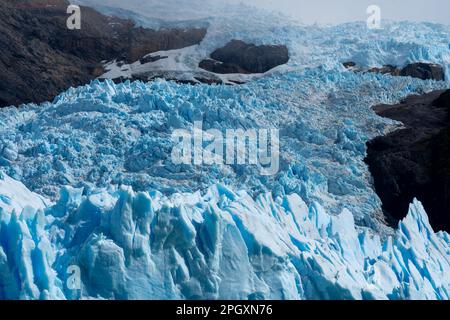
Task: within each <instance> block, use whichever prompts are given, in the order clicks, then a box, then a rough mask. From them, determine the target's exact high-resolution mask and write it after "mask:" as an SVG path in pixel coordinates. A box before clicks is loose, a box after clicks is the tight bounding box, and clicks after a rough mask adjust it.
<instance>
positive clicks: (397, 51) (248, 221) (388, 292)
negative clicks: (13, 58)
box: [0, 23, 450, 299]
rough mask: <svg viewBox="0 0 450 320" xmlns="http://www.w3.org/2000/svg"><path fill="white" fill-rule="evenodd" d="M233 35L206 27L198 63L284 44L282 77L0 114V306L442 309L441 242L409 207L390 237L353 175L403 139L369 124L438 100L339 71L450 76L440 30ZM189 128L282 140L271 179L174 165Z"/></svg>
mask: <svg viewBox="0 0 450 320" xmlns="http://www.w3.org/2000/svg"><path fill="white" fill-rule="evenodd" d="M243 25H244V24H243V23H242V24H238V26H243ZM234 27H235V26H234ZM230 28H232V29H227V28H226V27H224V26H221V27H220V28H219V27H217V28H215V27H214V26H212V27H211V29H210V31H209V32H208V36H207V38H206V39H205V41H204V43H202V44H201V45H200V46H199V48H198V51H197V52H196V53H195V54H197V55H199V56H200V54H201V53H202V52H209V49H210V46H211V47H213V46H219V45H220V44H222V43H226V41H228V40H230V39H231V38H236V37H240V36H241V37H242V38H244V40H248V41H253V42H255V43H258V42H260V43H262V42H269V43H287V44H288V46H289V49H290V52H291V53H292V59H291V61H290V63H289V64H288V65H287V66H284V67H281V68H279V69H277V70H275V71H274V72H272V73H271V74H269V75H267V76H266V77H263V78H261V79H259V80H257V81H252V82H250V83H247V84H245V85H241V86H207V85H198V86H191V85H183V84H177V83H174V82H168V81H164V80H157V81H153V82H149V83H142V82H133V83H130V82H125V83H123V84H118V85H116V84H113V83H112V82H110V81H104V82H100V81H94V82H92V83H91V84H89V85H86V86H83V87H80V88H71V89H69V90H67V91H66V92H64V93H62V94H61V95H60V96H58V97H57V98H56V99H55V100H54V101H53V102H48V103H44V104H41V105H33V104H30V105H26V106H22V107H21V108H6V109H3V110H2V112H1V113H0V169H1V172H2V173H1V175H0V178H1V179H0V299H15V298H23V299H78V298H99V299H102V298H103V299H104V298H106V299H109V298H120V299H122V298H128V299H138V298H140V299H146V298H149V299H157V298H159V299H176V298H188V299H195V298H208V299H218V298H221V299H241V298H242V299H270V298H273V299H335V298H341V299H448V298H449V295H450V273H449V271H450V270H449V269H450V238H449V235H448V234H447V233H445V232H437V233H435V231H433V230H432V228H431V227H430V225H429V222H428V219H427V215H426V213H425V211H424V209H423V207H422V206H421V204H420V203H419V202H418V201H415V202H414V203H413V204H411V208H410V212H409V215H408V217H407V218H406V219H405V220H404V221H402V222H401V223H400V224H399V226H398V228H397V229H396V230H393V229H391V228H389V227H387V226H386V225H385V223H384V220H383V214H382V212H381V203H380V200H379V199H378V197H377V195H376V194H375V192H374V191H373V188H372V185H371V180H370V174H369V172H368V170H367V167H366V165H365V164H364V162H363V159H364V156H365V152H366V149H365V143H366V142H367V141H368V140H369V139H372V138H373V137H375V136H377V135H380V134H384V133H386V132H388V131H390V130H392V129H393V128H396V127H397V126H398V125H399V124H398V123H396V122H394V121H391V120H388V119H382V118H380V117H378V116H376V115H375V114H374V113H373V112H372V111H371V110H370V106H372V105H375V104H378V103H394V102H397V101H399V100H401V99H402V98H403V97H405V96H407V95H409V94H413V93H423V92H427V91H430V90H434V89H443V88H448V85H449V82H448V81H446V82H434V81H421V80H417V79H411V78H401V77H391V76H383V75H377V74H363V73H359V74H356V73H353V72H349V71H347V70H345V69H344V68H343V67H342V65H341V63H342V62H343V61H347V60H354V61H356V62H358V63H359V64H361V65H365V66H376V65H382V64H386V63H392V64H401V63H404V62H408V61H416V60H424V61H430V62H436V63H440V64H441V65H443V66H444V67H445V68H446V69H447V74H449V73H448V70H449V66H450V51H449V50H448V42H449V39H448V35H449V34H450V32H449V27H446V26H439V25H432V24H418V23H404V24H403V23H402V24H395V23H392V24H389V25H388V26H386V29H384V30H379V31H376V34H375V35H374V34H373V33H370V32H368V31H367V30H365V29H364V28H361V24H358V23H355V24H348V25H342V26H335V27H317V26H316V27H307V26H296V27H290V28H287V27H284V26H283V25H280V26H277V27H275V26H274V27H273V28H271V29H270V28H269V29H270V32H268V31H267V30H265V32H264V33H262V32H261V33H258V32H257V30H258V29H259V25H258V24H256V23H255V24H249V27H248V28H254V29H252V30H246V29H243V30H241V31H239V32H238V31H236V30H235V29H233V26H230ZM349 35H350V36H349ZM195 54H194V55H195ZM189 59H191V60H192V62H195V61H196V57H195V56H193V57H190V58H189ZM196 120H200V121H202V122H203V126H204V128H205V129H209V128H216V129H219V130H225V129H227V128H229V129H238V128H242V129H248V128H278V129H279V130H280V152H281V154H280V156H281V166H280V171H279V173H278V174H277V175H275V176H272V177H265V176H261V175H260V174H259V170H258V168H254V167H252V166H237V165H231V166H228V165H220V166H219V165H215V166H206V165H202V166H186V165H175V164H173V163H172V162H171V158H170V151H171V149H172V147H173V141H172V140H171V133H172V132H173V130H175V129H180V128H181V129H188V130H189V129H190V128H192V124H193V122H194V121H196ZM436 231H437V230H436ZM71 266H77V267H78V268H80V276H81V290H72V289H71V288H69V287H70V286H68V285H67V281H68V280H69V278H70V274H69V273H68V270H70V267H71Z"/></svg>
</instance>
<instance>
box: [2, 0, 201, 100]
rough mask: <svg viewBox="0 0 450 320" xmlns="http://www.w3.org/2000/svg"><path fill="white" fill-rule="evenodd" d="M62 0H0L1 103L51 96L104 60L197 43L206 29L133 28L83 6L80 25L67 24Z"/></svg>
mask: <svg viewBox="0 0 450 320" xmlns="http://www.w3.org/2000/svg"><path fill="white" fill-rule="evenodd" d="M68 5H69V2H68V1H66V0H39V1H36V0H33V1H31V0H22V1H13V0H0V7H1V10H0V47H1V48H2V50H1V52H0V74H1V81H0V107H4V106H8V105H19V104H22V103H28V102H36V103H39V102H43V101H47V100H51V99H53V98H54V97H55V96H56V95H58V94H59V93H60V92H62V91H64V90H66V89H68V88H69V87H71V86H78V85H82V84H86V83H89V82H90V81H91V80H92V79H95V78H96V77H98V76H100V75H101V74H103V73H104V70H103V66H102V64H101V62H102V61H103V60H108V61H109V60H114V59H118V60H123V61H128V62H133V61H136V60H139V59H140V58H142V57H144V56H145V55H147V54H149V53H152V52H156V51H160V50H171V49H179V48H184V47H187V46H190V45H194V44H198V43H200V42H201V41H202V39H203V38H204V36H205V34H206V29H202V28H192V29H161V30H158V31H155V30H150V29H144V28H137V27H136V26H135V24H134V22H132V21H130V20H124V19H119V18H115V17H109V16H105V15H102V14H100V13H99V12H97V11H95V10H93V9H91V8H88V7H81V29H80V30H69V29H68V28H67V26H66V22H67V19H68V18H69V14H67V12H66V10H67V6H68Z"/></svg>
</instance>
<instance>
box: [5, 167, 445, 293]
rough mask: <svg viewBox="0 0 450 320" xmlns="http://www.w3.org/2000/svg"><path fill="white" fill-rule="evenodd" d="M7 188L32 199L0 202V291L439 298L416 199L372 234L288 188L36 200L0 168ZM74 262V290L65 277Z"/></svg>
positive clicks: (437, 239)
mask: <svg viewBox="0 0 450 320" xmlns="http://www.w3.org/2000/svg"><path fill="white" fill-rule="evenodd" d="M6 190H7V191H8V192H10V194H11V195H12V196H13V197H12V200H11V202H10V203H9V206H17V204H14V200H13V199H14V198H15V197H14V193H17V195H18V196H19V195H20V196H22V195H23V194H24V192H27V201H26V202H27V203H29V204H30V205H29V206H26V207H25V208H23V209H22V211H21V213H19V211H17V210H16V209H14V210H13V211H12V213H9V212H7V211H6V210H4V209H0V213H1V214H0V221H1V224H0V244H1V246H0V271H1V272H0V299H17V298H21V299H65V298H67V299H77V298H80V297H82V298H90V299H113V298H115V299H198V298H203V299H219V298H220V299H448V298H449V293H450V291H449V289H450V282H449V272H450V256H449V245H450V238H449V235H448V234H447V233H444V232H439V233H435V232H434V231H433V230H432V229H431V227H430V224H429V222H428V218H427V215H426V213H425V211H424V209H423V207H422V205H421V204H420V203H419V202H418V201H414V203H413V204H412V205H411V207H410V211H409V215H408V217H407V218H405V219H404V220H403V221H402V222H400V224H399V227H398V230H396V231H395V233H394V234H393V235H392V236H388V237H386V238H384V239H382V238H381V237H380V235H378V234H374V233H373V232H371V231H370V230H369V229H365V230H358V228H357V227H356V226H355V223H354V219H353V215H352V213H351V212H350V211H349V210H347V209H344V210H343V211H342V212H341V213H340V214H339V215H330V214H328V213H327V212H326V210H325V209H324V208H323V207H322V206H321V205H320V204H319V203H317V202H313V203H312V204H311V205H309V206H308V205H307V204H306V203H305V202H304V201H303V200H302V198H301V197H300V196H299V195H298V194H295V193H294V194H291V195H286V196H283V197H278V198H274V197H273V196H272V195H271V194H270V193H264V194H260V195H259V196H258V197H256V198H252V197H251V196H250V195H248V194H247V193H246V192H245V191H241V192H233V191H232V190H231V189H228V188H226V187H225V186H223V185H220V184H216V185H214V186H211V187H210V188H209V189H208V191H207V192H206V193H205V194H204V195H202V194H201V193H200V192H197V193H194V194H192V193H190V194H186V193H185V194H182V193H176V194H172V195H170V196H164V195H163V194H162V193H160V192H157V191H153V192H134V191H133V190H132V189H131V188H130V187H120V188H116V189H115V190H112V189H110V190H108V191H106V190H98V191H97V192H94V193H92V194H91V195H89V196H82V192H83V191H82V190H81V189H75V188H71V187H65V188H63V189H62V190H61V196H60V199H59V201H58V202H56V203H54V204H51V205H48V206H47V207H45V208H43V203H44V202H43V200H42V197H41V196H39V195H37V194H35V193H32V192H30V191H24V190H25V187H24V186H23V184H22V183H20V182H18V181H15V180H13V179H11V178H10V177H8V176H6V175H5V174H2V176H1V180H0V192H1V193H2V194H3V192H5V191H6ZM19 199H20V198H19ZM2 208H3V205H2ZM74 265H75V266H77V267H78V268H80V275H81V284H82V285H81V287H80V289H79V290H72V287H68V286H67V281H68V279H69V277H70V274H69V273H68V270H70V269H69V268H70V267H71V266H74ZM69 288H71V289H69Z"/></svg>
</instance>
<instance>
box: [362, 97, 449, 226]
mask: <svg viewBox="0 0 450 320" xmlns="http://www.w3.org/2000/svg"><path fill="white" fill-rule="evenodd" d="M374 110H375V111H376V112H377V114H379V115H380V116H383V117H387V118H391V119H394V120H398V121H401V122H402V123H403V124H404V125H405V127H404V128H402V129H399V130H397V131H394V132H392V133H390V134H388V135H386V136H383V137H377V138H375V139H374V140H372V141H370V142H369V143H368V144H367V147H368V148H367V158H366V163H367V164H368V165H369V169H370V171H371V173H372V176H373V179H374V184H375V189H376V192H377V194H378V195H379V197H380V198H381V200H382V202H383V207H384V210H385V211H386V213H387V215H388V217H390V218H392V219H393V221H392V222H397V221H398V220H400V219H402V218H404V217H405V216H406V214H407V212H408V207H409V204H410V202H411V201H412V200H413V199H414V198H418V199H419V200H420V201H422V203H423V205H424V207H425V209H426V211H427V213H428V215H429V217H430V222H431V225H432V226H433V228H434V229H435V230H436V231H437V230H445V231H450V113H449V112H450V90H447V91H435V92H431V93H429V94H425V95H422V96H411V97H408V98H406V99H405V100H404V101H402V102H401V103H400V104H398V105H379V106H376V107H374Z"/></svg>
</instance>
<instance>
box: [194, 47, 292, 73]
mask: <svg viewBox="0 0 450 320" xmlns="http://www.w3.org/2000/svg"><path fill="white" fill-rule="evenodd" d="M210 57H211V59H205V60H203V61H201V62H200V65H199V66H200V68H202V69H205V70H208V71H211V72H214V73H221V74H226V73H264V72H267V71H269V70H270V69H273V68H275V67H277V66H279V65H282V64H285V63H287V62H288V61H289V51H288V48H287V47H286V46H284V45H260V46H256V45H254V44H248V43H245V42H244V41H241V40H232V41H230V42H229V43H228V44H227V45H225V46H224V47H222V48H219V49H217V50H215V51H214V52H213V53H211V55H210Z"/></svg>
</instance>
